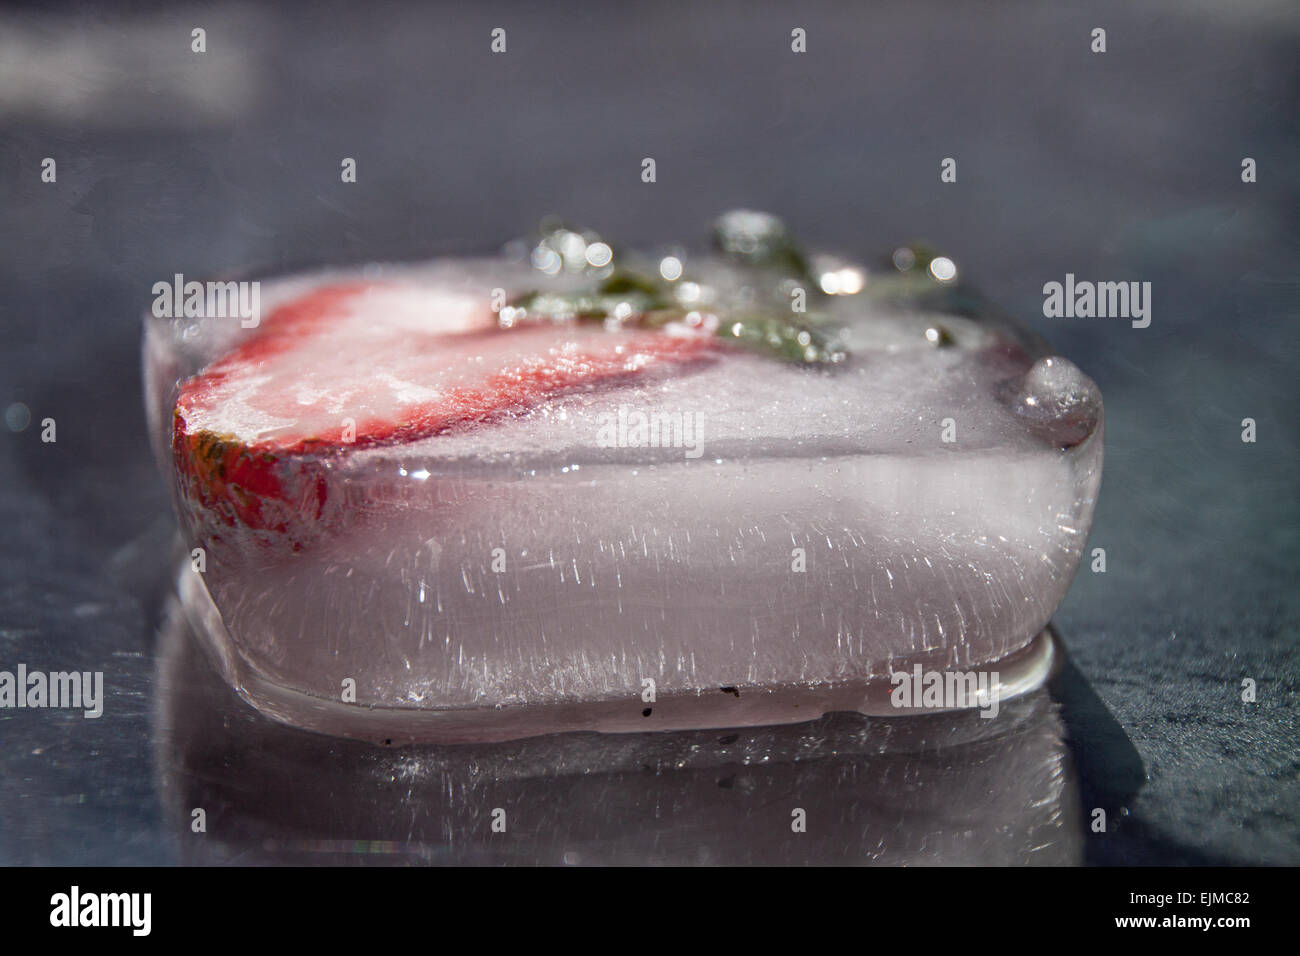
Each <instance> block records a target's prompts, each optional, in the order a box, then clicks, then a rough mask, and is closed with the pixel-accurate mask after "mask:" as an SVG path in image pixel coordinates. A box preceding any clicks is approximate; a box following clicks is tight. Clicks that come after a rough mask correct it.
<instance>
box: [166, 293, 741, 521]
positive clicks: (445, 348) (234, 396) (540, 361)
mask: <svg viewBox="0 0 1300 956" xmlns="http://www.w3.org/2000/svg"><path fill="white" fill-rule="evenodd" d="M251 334H252V337H251V338H249V339H248V341H246V342H245V343H244V344H242V345H240V346H239V347H238V348H236V349H234V350H233V351H231V352H230V353H228V354H227V355H226V356H224V357H222V358H220V359H219V360H217V361H216V362H214V363H213V364H211V365H210V366H208V368H207V369H205V370H204V371H203V372H201V373H200V374H198V375H196V376H195V377H193V378H191V379H189V380H187V381H186V382H184V383H182V385H181V388H180V394H179V396H178V398H177V401H176V408H175V422H174V434H173V450H174V453H175V455H176V460H177V465H178V473H179V475H180V478H181V483H182V487H181V491H182V495H183V496H184V497H186V498H188V499H189V500H190V501H191V502H192V503H193V504H194V505H196V506H197V507H198V508H199V509H201V510H202V511H205V512H206V513H207V514H208V515H209V516H216V517H217V518H218V519H219V520H220V521H221V522H223V523H225V524H228V525H240V524H242V525H244V526H246V527H248V528H250V529H253V530H258V531H273V532H284V531H287V530H290V529H291V528H292V527H293V526H294V525H297V524H300V523H301V522H303V521H312V520H315V519H317V518H319V517H320V516H321V514H322V511H323V508H324V504H325V494H326V485H325V481H324V476H323V473H322V471H321V470H320V467H319V462H320V460H321V459H322V458H323V457H328V456H330V455H337V454H345V453H346V452H347V451H348V450H349V449H354V448H365V447H373V446H376V445H385V444H397V443H403V442H410V441H415V440H419V439H423V438H428V437H431V436H436V435H439V434H443V433H446V432H448V431H450V430H453V429H457V430H459V429H464V428H472V427H480V426H485V425H489V424H490V423H491V422H493V421H495V420H498V419H500V418H502V417H505V416H509V415H512V414H518V413H521V412H524V411H527V410H528V409H530V408H534V407H536V406H537V405H539V404H541V403H543V402H545V401H547V400H549V399H552V398H554V397H558V396H560V395H563V394H565V393H568V392H572V391H575V390H580V389H588V388H592V387H598V386H607V385H617V384H619V383H621V382H624V381H630V380H633V379H634V378H636V377H638V376H642V375H644V374H646V373H647V372H649V371H651V370H654V369H672V368H676V367H680V366H682V365H685V364H689V363H694V362H700V361H707V360H708V359H709V358H710V357H711V355H712V352H713V350H714V348H715V347H716V342H717V339H716V338H714V337H712V336H708V335H703V334H701V335H686V336H678V335H671V334H667V333H665V332H662V331H635V332H629V331H607V330H605V329H603V328H602V327H601V326H599V325H556V324H547V325H543V326H530V327H520V328H515V329H510V330H502V329H498V328H497V326H496V322H495V316H494V315H493V313H492V312H491V311H490V310H489V309H487V307H486V303H485V302H484V301H483V300H481V299H478V298H474V297H470V296H468V295H456V294H441V293H439V292H437V291H435V290H431V289H422V290H416V289H414V288H412V287H401V286H392V285H371V284H365V283H351V284H339V285H330V286H325V287H321V288H318V289H316V290H314V291H312V292H309V293H307V294H306V295H303V296H301V297H299V298H297V299H295V300H293V301H291V302H289V303H287V304H284V305H281V306H280V307H278V308H277V309H275V310H274V311H273V312H271V314H270V315H268V316H266V317H265V318H264V319H263V320H262V322H261V323H260V325H259V326H258V328H257V329H256V330H255V331H254V332H252V333H251Z"/></svg>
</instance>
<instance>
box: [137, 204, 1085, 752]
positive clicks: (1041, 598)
mask: <svg viewBox="0 0 1300 956" xmlns="http://www.w3.org/2000/svg"><path fill="white" fill-rule="evenodd" d="M761 224H762V222H761V220H760V225H761ZM742 225H746V224H743V223H742ZM741 232H742V236H741V241H740V242H739V243H733V246H736V245H738V246H739V248H728V245H727V242H726V241H725V240H726V238H727V237H726V236H724V241H723V242H722V243H720V245H721V246H722V251H723V252H724V253H725V254H726V255H724V256H722V257H718V258H713V257H705V258H700V259H691V258H687V259H686V262H685V267H684V269H683V270H682V271H681V274H680V275H679V276H678V277H677V278H673V279H669V278H667V277H668V276H670V275H672V273H673V272H674V271H677V270H676V269H667V268H665V269H663V270H660V275H659V276H653V274H652V273H653V269H654V261H653V260H637V259H635V258H632V257H615V258H616V261H615V262H613V263H610V264H607V265H601V266H593V265H592V262H591V259H592V258H595V259H596V260H597V261H600V259H601V258H602V257H603V254H604V253H603V250H602V251H600V252H599V253H598V255H597V256H596V257H586V256H585V249H586V248H589V247H590V246H592V245H593V244H594V240H591V237H589V236H588V237H584V236H583V235H582V234H581V233H577V232H566V231H561V233H560V234H559V237H558V239H557V238H556V237H554V236H553V237H552V239H551V241H549V242H548V241H543V242H541V243H539V244H538V245H537V247H536V248H534V249H533V250H532V254H531V256H530V260H531V261H529V262H524V263H519V262H511V261H508V260H506V259H502V260H500V261H497V260H491V261H482V260H480V261H442V262H437V263H432V264H428V265H423V266H389V267H370V268H367V269H365V270H358V271H357V272H355V273H338V272H333V273H321V274H318V275H312V276H305V277H296V278H290V279H284V280H277V281H274V282H266V283H263V286H262V289H261V296H262V302H263V313H264V315H265V318H264V320H263V322H262V323H261V327H259V328H257V329H242V328H240V327H239V324H238V323H237V322H231V321H230V320H223V319H205V318H202V317H198V318H190V319H176V320H167V321H159V320H152V321H151V322H150V324H149V328H148V335H147V340H146V353H147V354H146V359H147V362H146V365H147V374H148V378H149V390H150V396H151V398H150V401H151V417H152V418H153V423H154V432H155V439H156V442H157V445H158V450H159V454H160V456H161V457H162V458H163V460H164V461H166V462H167V463H168V467H169V469H170V471H171V473H172V475H173V477H174V482H175V487H176V491H177V502H178V507H179V510H180V513H181V516H182V525H183V530H184V532H185V534H186V536H187V543H188V545H189V547H190V548H201V549H202V566H203V570H202V572H201V573H199V572H196V571H194V570H192V567H191V564H189V563H187V564H186V566H185V567H184V568H183V569H182V572H181V587H182V590H183V592H184V593H185V596H186V598H187V604H188V606H189V607H190V609H191V613H192V615H193V616H194V617H195V619H196V621H197V622H198V623H199V624H200V630H202V632H203V633H204V634H205V635H206V636H207V639H208V640H209V641H210V642H211V644H212V646H213V647H214V648H215V649H216V651H217V653H218V659H219V661H220V662H221V664H222V667H223V669H224V671H225V673H226V675H227V677H228V678H229V679H230V680H231V681H232V683H234V684H235V685H236V686H237V687H238V688H239V689H240V690H241V692H242V693H244V694H245V696H246V697H248V698H249V699H250V700H252V701H253V702H254V703H255V704H257V705H258V706H259V707H261V708H263V709H264V710H267V711H268V712H270V713H272V714H274V715H276V716H279V717H281V718H282V719H285V720H288V721H290V722H293V723H297V724H301V725H304V726H308V727H314V728H316V729H321V730H327V731H331V732H338V733H347V734H356V735H360V736H368V737H372V738H376V739H393V738H406V737H415V738H422V739H445V740H459V739H465V740H472V739H489V738H502V737H512V736H525V735H528V734H534V733H546V732H549V731H553V730H561V729H569V728H591V729H604V730H636V729H663V728H668V727H708V726H736V725H741V724H760V723H775V722H781V721H790V720H803V719H810V718H812V717H815V716H818V715H819V714H820V713H822V712H823V711H825V710H829V709H858V710H863V711H865V712H886V713H887V712H890V711H889V701H888V693H889V689H890V686H891V685H890V678H891V675H893V674H895V673H897V672H900V671H910V670H911V669H912V668H913V667H914V666H915V665H917V664H920V665H922V666H923V667H925V668H927V669H935V670H945V669H960V670H963V671H981V670H982V671H988V672H992V671H996V672H999V673H1000V674H1001V675H1002V678H1001V679H1002V681H1003V685H1004V686H1003V688H1002V689H1003V690H1004V691H1011V692H1014V691H1015V690H1016V689H1018V687H1019V685H1024V686H1028V685H1029V684H1032V683H1034V682H1036V681H1038V680H1041V677H1042V671H1043V670H1044V668H1045V667H1046V660H1047V656H1048V653H1049V652H1048V649H1047V648H1045V646H1044V644H1043V642H1042V641H1041V640H1040V641H1036V640H1035V638H1036V637H1037V636H1038V635H1039V634H1040V632H1041V631H1042V630H1043V628H1044V627H1045V626H1046V624H1047V622H1048V620H1049V619H1050V617H1051V615H1052V613H1053V611H1054V610H1055V608H1056V607H1057V605H1058V604H1059V602H1060V600H1061V598H1062V597H1063V596H1064V594H1065V591H1066V589H1067V587H1068V585H1069V582H1070V580H1071V578H1072V576H1073V574H1074V571H1075V569H1076V567H1077V564H1078V562H1079V559H1080V555H1081V552H1082V549H1083V545H1084V542H1085V539H1086V535H1087V531H1088V527H1089V524H1090V522H1091V519H1092V512H1093V505H1094V501H1095V496H1096V492H1097V487H1098V483H1099V480H1100V473H1101V451H1102V409H1101V401H1100V396H1099V394H1098V392H1097V389H1096V386H1095V385H1093V383H1092V382H1091V381H1090V380H1088V379H1087V378H1086V376H1084V375H1083V374H1082V373H1081V372H1080V371H1079V370H1078V369H1077V368H1076V367H1075V366H1073V365H1072V364H1071V363H1069V362H1068V361H1067V360H1065V359H1063V358H1061V357H1059V356H1052V355H1050V354H1048V353H1046V352H1045V351H1043V350H1042V349H1041V348H1039V347H1035V346H1034V345H1033V344H1031V343H1028V342H1027V341H1026V340H1025V339H1024V337H1022V336H1020V335H1019V334H1017V333H1015V332H1014V331H1012V330H1011V329H1009V328H1008V327H1006V326H1005V325H1003V324H1000V323H996V322H990V321H986V320H981V319H977V318H975V317H973V310H971V309H969V308H967V307H966V305H965V302H964V300H963V299H961V298H960V297H958V296H955V295H954V294H952V292H951V290H950V287H949V286H948V285H947V284H946V283H944V282H942V281H940V280H939V279H937V278H935V277H936V276H938V275H943V274H945V273H944V271H943V269H941V268H935V269H931V268H929V266H930V262H931V260H930V259H928V258H927V257H925V256H921V257H920V258H919V259H918V258H915V257H914V261H913V262H905V263H904V265H906V266H907V267H908V268H905V269H903V270H902V271H899V270H898V269H896V268H895V267H894V266H892V265H891V266H889V267H888V268H887V269H886V270H884V271H881V272H878V273H877V272H869V271H863V270H858V269H855V268H854V267H850V266H845V265H843V264H840V263H830V262H828V261H823V260H816V259H815V260H811V261H803V260H801V259H800V260H793V259H792V260H791V261H790V262H789V263H782V262H779V261H778V262H775V263H774V262H773V261H771V260H772V258H773V257H770V256H769V257H768V260H767V261H761V260H762V257H761V256H757V255H754V254H753V253H754V249H753V248H752V245H753V244H752V243H751V246H750V247H747V246H745V244H744V242H743V238H744V236H743V229H742V230H741ZM589 240H590V241H589ZM566 243H567V244H568V248H567V249H566V248H565V244H566ZM579 244H581V246H582V248H579V247H578V246H579ZM539 250H540V251H539ZM761 251H762V250H761V249H760V252H761ZM548 253H550V255H551V258H548ZM574 258H577V262H578V264H577V266H576V267H574V265H573V262H572V260H573V259H574ZM584 258H585V259H586V260H587V261H584ZM896 259H897V257H896ZM674 260H675V261H680V260H678V259H677V257H674ZM625 262H628V263H632V264H634V265H635V266H636V267H637V268H635V269H629V268H628V267H626V266H624V265H623V264H622V263H625ZM619 270H625V271H619ZM628 276H631V277H632V278H630V279H629V278H627V277H628ZM646 276H650V277H651V278H652V279H654V280H655V281H653V282H652V281H649V280H648V279H646V278H645V277H646ZM827 290H830V291H835V292H839V293H841V294H834V295H828V294H826V292H827ZM845 292H847V293H848V294H843V293H845ZM800 293H802V295H803V297H804V298H806V300H807V313H806V315H807V318H805V313H803V312H800V311H799V310H798V309H796V308H794V307H793V305H792V304H793V303H796V302H798V301H799V300H800ZM305 301H310V302H312V303H314V304H313V306H312V308H311V309H307V308H305V307H302V305H301V304H302V303H303V302H305ZM295 309H296V310H297V311H295ZM737 326H740V328H736V327H737ZM277 329H279V330H280V331H279V333H277V331H276V330H277ZM733 330H734V332H733ZM277 334H278V335H279V336H280V337H279V338H278V339H277V338H276V336H277ZM241 350H242V351H241ZM1017 682H1019V685H1018V684H1017Z"/></svg>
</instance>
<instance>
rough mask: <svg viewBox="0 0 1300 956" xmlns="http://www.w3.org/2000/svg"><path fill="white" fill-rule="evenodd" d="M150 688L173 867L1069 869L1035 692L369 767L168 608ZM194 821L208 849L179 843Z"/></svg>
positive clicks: (1069, 779) (1055, 737) (412, 750)
mask: <svg viewBox="0 0 1300 956" xmlns="http://www.w3.org/2000/svg"><path fill="white" fill-rule="evenodd" d="M158 676H159V703H158V710H157V712H156V722H157V733H156V739H157V748H158V750H157V759H158V773H159V774H160V777H161V790H162V793H163V799H164V802H165V805H166V810H167V820H168V828H169V829H170V830H171V832H172V833H173V834H174V836H175V839H176V840H177V842H178V850H179V858H180V860H181V862H183V863H189V864H210V863H241V864H258V863H267V864H271V863H298V864H306V863H334V864H338V863H357V864H371V863H380V864H411V863H456V864H500V863H529V864H556V865H559V864H566V863H567V864H700V863H705V864H890V865H900V864H990V865H996V864H1024V863H1030V864H1054V865H1062V864H1074V863H1079V862H1082V859H1083V842H1084V839H1083V838H1084V832H1085V830H1084V822H1083V818H1082V817H1083V814H1082V810H1081V808H1080V805H1079V801H1078V796H1077V792H1078V787H1077V784H1076V781H1075V777H1074V773H1073V769H1072V761H1071V758H1070V755H1069V751H1068V750H1067V747H1066V745H1065V743H1064V742H1063V734H1064V728H1063V724H1062V722H1061V719H1060V715H1059V708H1058V706H1057V705H1056V704H1055V703H1053V701H1052V699H1051V698H1050V696H1049V695H1048V693H1047V692H1046V691H1039V692H1037V693H1034V694H1031V695H1028V696H1026V697H1023V698H1020V699H1018V700H1014V701H1011V702H1008V703H1004V704H1003V705H1002V708H1001V710H1000V712H999V714H998V716H997V717H995V718H993V719H983V718H981V717H979V715H978V712H967V713H962V714H936V715H929V716H920V717H915V716H914V717H903V718H893V719H879V718H867V717H863V716H861V715H858V714H846V713H838V714H830V715H828V716H826V717H823V718H821V719H818V720H815V721H811V722H809V723H805V724H794V725H787V726H781V727H760V728H748V729H743V730H708V731H684V732H668V733H637V734H594V733H577V734H559V735H552V736H545V737H534V738H531V739H527V740H517V741H512V742H508V743H496V744H479V745H448V746H418V747H401V748H384V747H377V746H374V745H371V744H368V743H363V742H359V741H352V740H344V739H338V738H333V737H325V736H320V735H316V734H312V733H308V732H305V731H299V730H295V729H293V728H290V727H287V726H284V725H281V724H278V723H276V722H274V721H272V720H270V719H268V718H266V717H264V716H262V715H261V714H259V713H258V712H257V711H255V710H253V709H252V708H251V707H249V706H248V705H246V704H245V703H244V702H243V701H241V700H240V699H239V698H238V697H237V696H236V695H235V693H234V692H233V691H232V690H231V689H230V688H229V687H228V685H227V684H226V683H225V682H224V681H223V680H222V679H221V678H220V677H219V676H218V675H217V673H216V672H215V670H214V669H213V668H212V666H211V665H210V663H209V661H208V659H207V658H206V656H205V655H204V653H203V651H202V650H201V648H200V646H199V644H198V641H197V638H196V637H195V635H194V634H193V633H192V632H191V630H190V627H189V625H188V624H187V623H186V622H185V619H184V615H183V614H182V613H181V611H180V607H179V604H178V603H177V602H176V601H175V600H173V601H172V602H171V604H170V606H169V608H168V612H167V614H166V619H165V623H164V626H163V630H162V634H161V643H160V647H159V675H158ZM197 809H201V810H203V815H202V817H203V822H204V824H205V826H206V830H205V832H194V830H195V824H194V821H195V819H196V816H195V811H196V810H197ZM800 811H802V812H800ZM801 822H802V823H803V828H802V830H801V831H800V829H799V824H800V823H801ZM494 825H495V826H494ZM502 826H504V832H500V831H501V829H502Z"/></svg>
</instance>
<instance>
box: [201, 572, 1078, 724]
mask: <svg viewBox="0 0 1300 956" xmlns="http://www.w3.org/2000/svg"><path fill="white" fill-rule="evenodd" d="M176 589H177V593H178V594H179V596H180V603H181V607H182V609H183V613H184V615H185V618H186V619H187V621H188V622H189V624H190V626H191V627H192V628H193V630H194V632H195V634H196V635H197V636H198V639H199V643H200V644H201V645H202V646H203V647H204V649H205V651H206V652H207V653H208V655H209V657H210V659H211V660H212V661H213V663H214V664H215V665H216V668H217V670H218V672H219V673H220V674H221V676H222V677H223V678H224V679H225V681H226V682H227V683H228V684H229V685H230V686H231V688H232V689H234V691H235V692H236V693H237V694H238V695H239V696H240V698H242V699H243V700H244V701H245V702H246V703H248V704H249V705H250V706H252V707H253V708H254V709H255V710H257V711H258V712H259V713H261V714H263V715H265V716H266V717H269V718H271V719H272V720H275V721H277V722H279V723H282V724H285V725H287V726H290V727H295V728H298V729H300V730H307V731H312V732H315V733H319V734H325V735H328V736H333V737H346V738H351V739H355V740H364V741H369V742H371V743H374V744H379V745H384V746H395V745H405V744H460V743H498V742H502V741H509V740H518V739H522V738H526V737H538V736H543V735H547V734H555V733H569V732H575V731H586V732H597V733H611V734H617V733H641V732H648V731H683V730H722V729H727V728H739V727H762V726H773V725H778V724H797V723H806V722H808V721H813V720H816V719H818V718H819V717H822V716H824V715H826V714H828V713H832V712H836V711H848V712H856V713H859V714H862V715H864V716H867V717H877V718H906V719H908V720H913V719H919V718H922V717H924V716H927V715H936V714H953V713H975V712H978V713H979V715H980V716H981V717H985V716H987V717H990V718H995V717H996V716H997V715H998V712H999V710H1000V708H1001V706H1002V705H1003V704H1006V703H1009V702H1011V701H1013V700H1016V699H1018V698H1021V697H1024V696H1026V695H1028V694H1031V693H1033V692H1034V691H1037V690H1039V689H1040V688H1042V687H1043V686H1044V685H1045V684H1046V683H1047V682H1048V680H1049V679H1051V677H1052V676H1053V674H1054V673H1055V672H1056V670H1057V668H1058V667H1059V665H1060V660H1061V655H1060V653H1059V651H1058V649H1057V646H1056V645H1057V640H1058V638H1057V637H1056V634H1055V632H1054V630H1053V629H1052V626H1051V624H1050V623H1049V624H1048V625H1047V626H1046V627H1045V628H1044V629H1043V630H1042V631H1041V632H1039V634H1038V635H1037V636H1036V637H1034V638H1032V639H1031V640H1030V641H1029V642H1028V643H1027V644H1025V645H1023V646H1021V647H1019V648H1017V649H1016V650H1015V651H1014V652H1012V653H1011V654H1009V655H1007V656H1006V657H1004V658H1002V659H1001V660H999V661H993V662H990V663H988V664H984V665H981V667H980V668H979V669H978V670H977V671H971V672H969V673H971V674H976V673H978V674H983V675H985V678H986V681H987V683H985V685H984V691H983V692H982V693H981V694H979V696H978V697H976V698H974V700H973V702H968V704H967V705H965V706H948V705H945V704H943V703H940V704H937V705H934V704H928V703H926V699H927V698H928V696H929V695H927V694H925V693H923V692H919V693H918V698H919V700H920V702H919V703H918V702H915V701H913V702H910V703H908V704H907V705H900V704H898V703H896V701H897V700H898V699H899V697H900V696H901V695H900V694H899V693H898V691H899V690H900V689H901V688H902V686H903V685H904V684H909V685H911V686H915V687H917V688H918V691H923V686H922V685H924V684H925V683H926V682H927V680H928V679H929V678H928V675H930V674H939V675H941V679H942V677H944V676H946V675H947V674H949V673H954V674H955V673H959V672H955V671H953V672H946V671H937V670H929V671H925V672H924V673H923V674H916V673H915V672H914V671H913V670H911V669H910V668H908V665H906V664H903V665H901V666H903V667H904V668H908V669H905V670H900V671H895V672H894V675H893V677H890V678H886V677H875V678H867V679H864V680H860V681H835V682H830V681H827V682H819V683H816V684H791V685H784V686H779V687H770V686H756V685H738V686H734V687H710V688H701V689H699V690H696V691H688V692H678V693H673V694H663V695H659V696H658V697H657V699H656V700H655V701H653V702H646V701H643V700H641V699H640V698H639V697H634V698H630V699H626V698H625V699H619V700H600V701H565V702H546V703H537V704H519V705H509V706H491V705H485V706H482V707H455V708H421V707H374V706H368V705H365V704H350V703H344V702H343V701H342V700H328V699H325V698H322V697H316V696H313V695H310V694H305V693H303V692H302V691H299V690H294V689H292V688H289V687H285V686H283V685H281V684H277V683H275V682H274V681H271V680H268V679H267V678H266V677H264V676H263V675H261V674H260V673H259V672H258V671H257V670H256V668H254V667H252V666H251V665H250V664H249V663H248V662H247V661H246V660H244V658H243V657H242V656H241V655H240V653H239V651H238V649H237V647H236V645H235V642H234V640H233V639H232V638H231V636H230V633H229V631H227V630H226V626H225V623H224V622H223V621H222V618H221V612H220V611H218V610H217V607H216V605H215V604H214V603H213V601H212V598H211V596H210V595H209V594H208V589H207V586H206V585H205V584H204V583H203V580H202V575H201V574H198V573H196V572H195V571H194V570H193V568H192V567H191V565H190V563H189V562H188V561H183V562H181V566H180V569H179V571H178V573H177V578H176ZM961 673H966V672H961ZM900 675H901V677H900ZM979 723H980V724H988V725H989V726H990V729H992V725H994V724H995V721H994V720H989V721H983V720H981V721H979Z"/></svg>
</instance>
